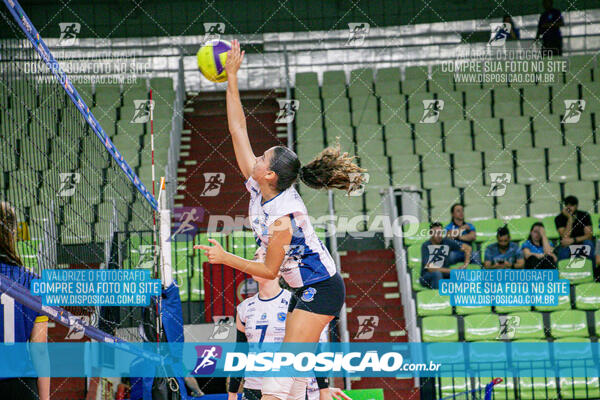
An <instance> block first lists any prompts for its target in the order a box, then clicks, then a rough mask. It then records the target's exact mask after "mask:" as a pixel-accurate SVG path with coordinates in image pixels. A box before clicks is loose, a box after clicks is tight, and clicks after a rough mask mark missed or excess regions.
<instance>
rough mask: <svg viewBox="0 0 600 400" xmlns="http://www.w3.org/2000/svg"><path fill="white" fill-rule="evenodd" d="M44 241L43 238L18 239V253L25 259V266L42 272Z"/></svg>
mask: <svg viewBox="0 0 600 400" xmlns="http://www.w3.org/2000/svg"><path fill="white" fill-rule="evenodd" d="M42 248H43V243H42V241H41V240H25V241H22V240H19V241H17V253H18V254H19V257H20V258H21V261H23V266H24V267H27V268H30V269H32V270H33V271H35V272H36V273H39V272H40V267H41V260H40V258H41V255H40V253H41V250H42Z"/></svg>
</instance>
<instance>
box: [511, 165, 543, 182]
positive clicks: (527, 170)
mask: <svg viewBox="0 0 600 400" xmlns="http://www.w3.org/2000/svg"><path fill="white" fill-rule="evenodd" d="M545 180H546V168H545V166H544V165H543V164H540V163H537V164H534V163H527V164H523V163H521V162H520V161H517V176H516V182H517V183H520V184H530V183H538V182H540V181H545Z"/></svg>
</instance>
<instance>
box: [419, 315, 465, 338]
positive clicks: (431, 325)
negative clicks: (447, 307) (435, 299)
mask: <svg viewBox="0 0 600 400" xmlns="http://www.w3.org/2000/svg"><path fill="white" fill-rule="evenodd" d="M421 334H422V336H423V342H426V343H428V342H458V322H457V320H456V318H455V317H451V316H431V317H425V318H423V320H422V321H421Z"/></svg>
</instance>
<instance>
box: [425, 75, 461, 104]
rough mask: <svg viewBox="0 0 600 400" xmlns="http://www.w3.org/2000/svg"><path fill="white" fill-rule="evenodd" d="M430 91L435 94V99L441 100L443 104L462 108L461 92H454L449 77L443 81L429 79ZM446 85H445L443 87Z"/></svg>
mask: <svg viewBox="0 0 600 400" xmlns="http://www.w3.org/2000/svg"><path fill="white" fill-rule="evenodd" d="M429 85H430V86H429V87H430V90H429V91H430V92H435V93H436V94H437V97H436V98H437V99H439V100H443V101H444V105H445V104H452V105H456V106H457V107H459V108H463V107H462V106H463V92H455V91H454V90H453V89H452V85H453V83H452V82H450V79H446V80H444V82H440V81H439V80H438V81H429ZM445 86H446V87H445Z"/></svg>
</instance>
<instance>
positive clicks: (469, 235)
mask: <svg viewBox="0 0 600 400" xmlns="http://www.w3.org/2000/svg"><path fill="white" fill-rule="evenodd" d="M450 215H451V216H452V221H450V223H449V224H448V225H446V228H445V229H446V235H447V236H448V237H449V238H450V239H454V240H456V241H458V242H459V243H464V244H466V245H468V246H469V247H472V244H473V243H474V242H475V239H476V238H477V232H476V231H475V227H474V226H473V224H470V223H468V222H465V211H464V208H463V206H462V204H458V203H457V204H454V205H452V208H450ZM467 260H468V259H467ZM463 261H465V253H464V251H463V250H460V249H457V250H451V251H450V261H448V263H449V264H450V265H453V264H456V263H459V262H463ZM469 261H470V262H471V263H473V264H479V265H481V257H480V255H479V252H477V251H475V252H472V254H471V259H470V260H469ZM467 264H468V262H467Z"/></svg>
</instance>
